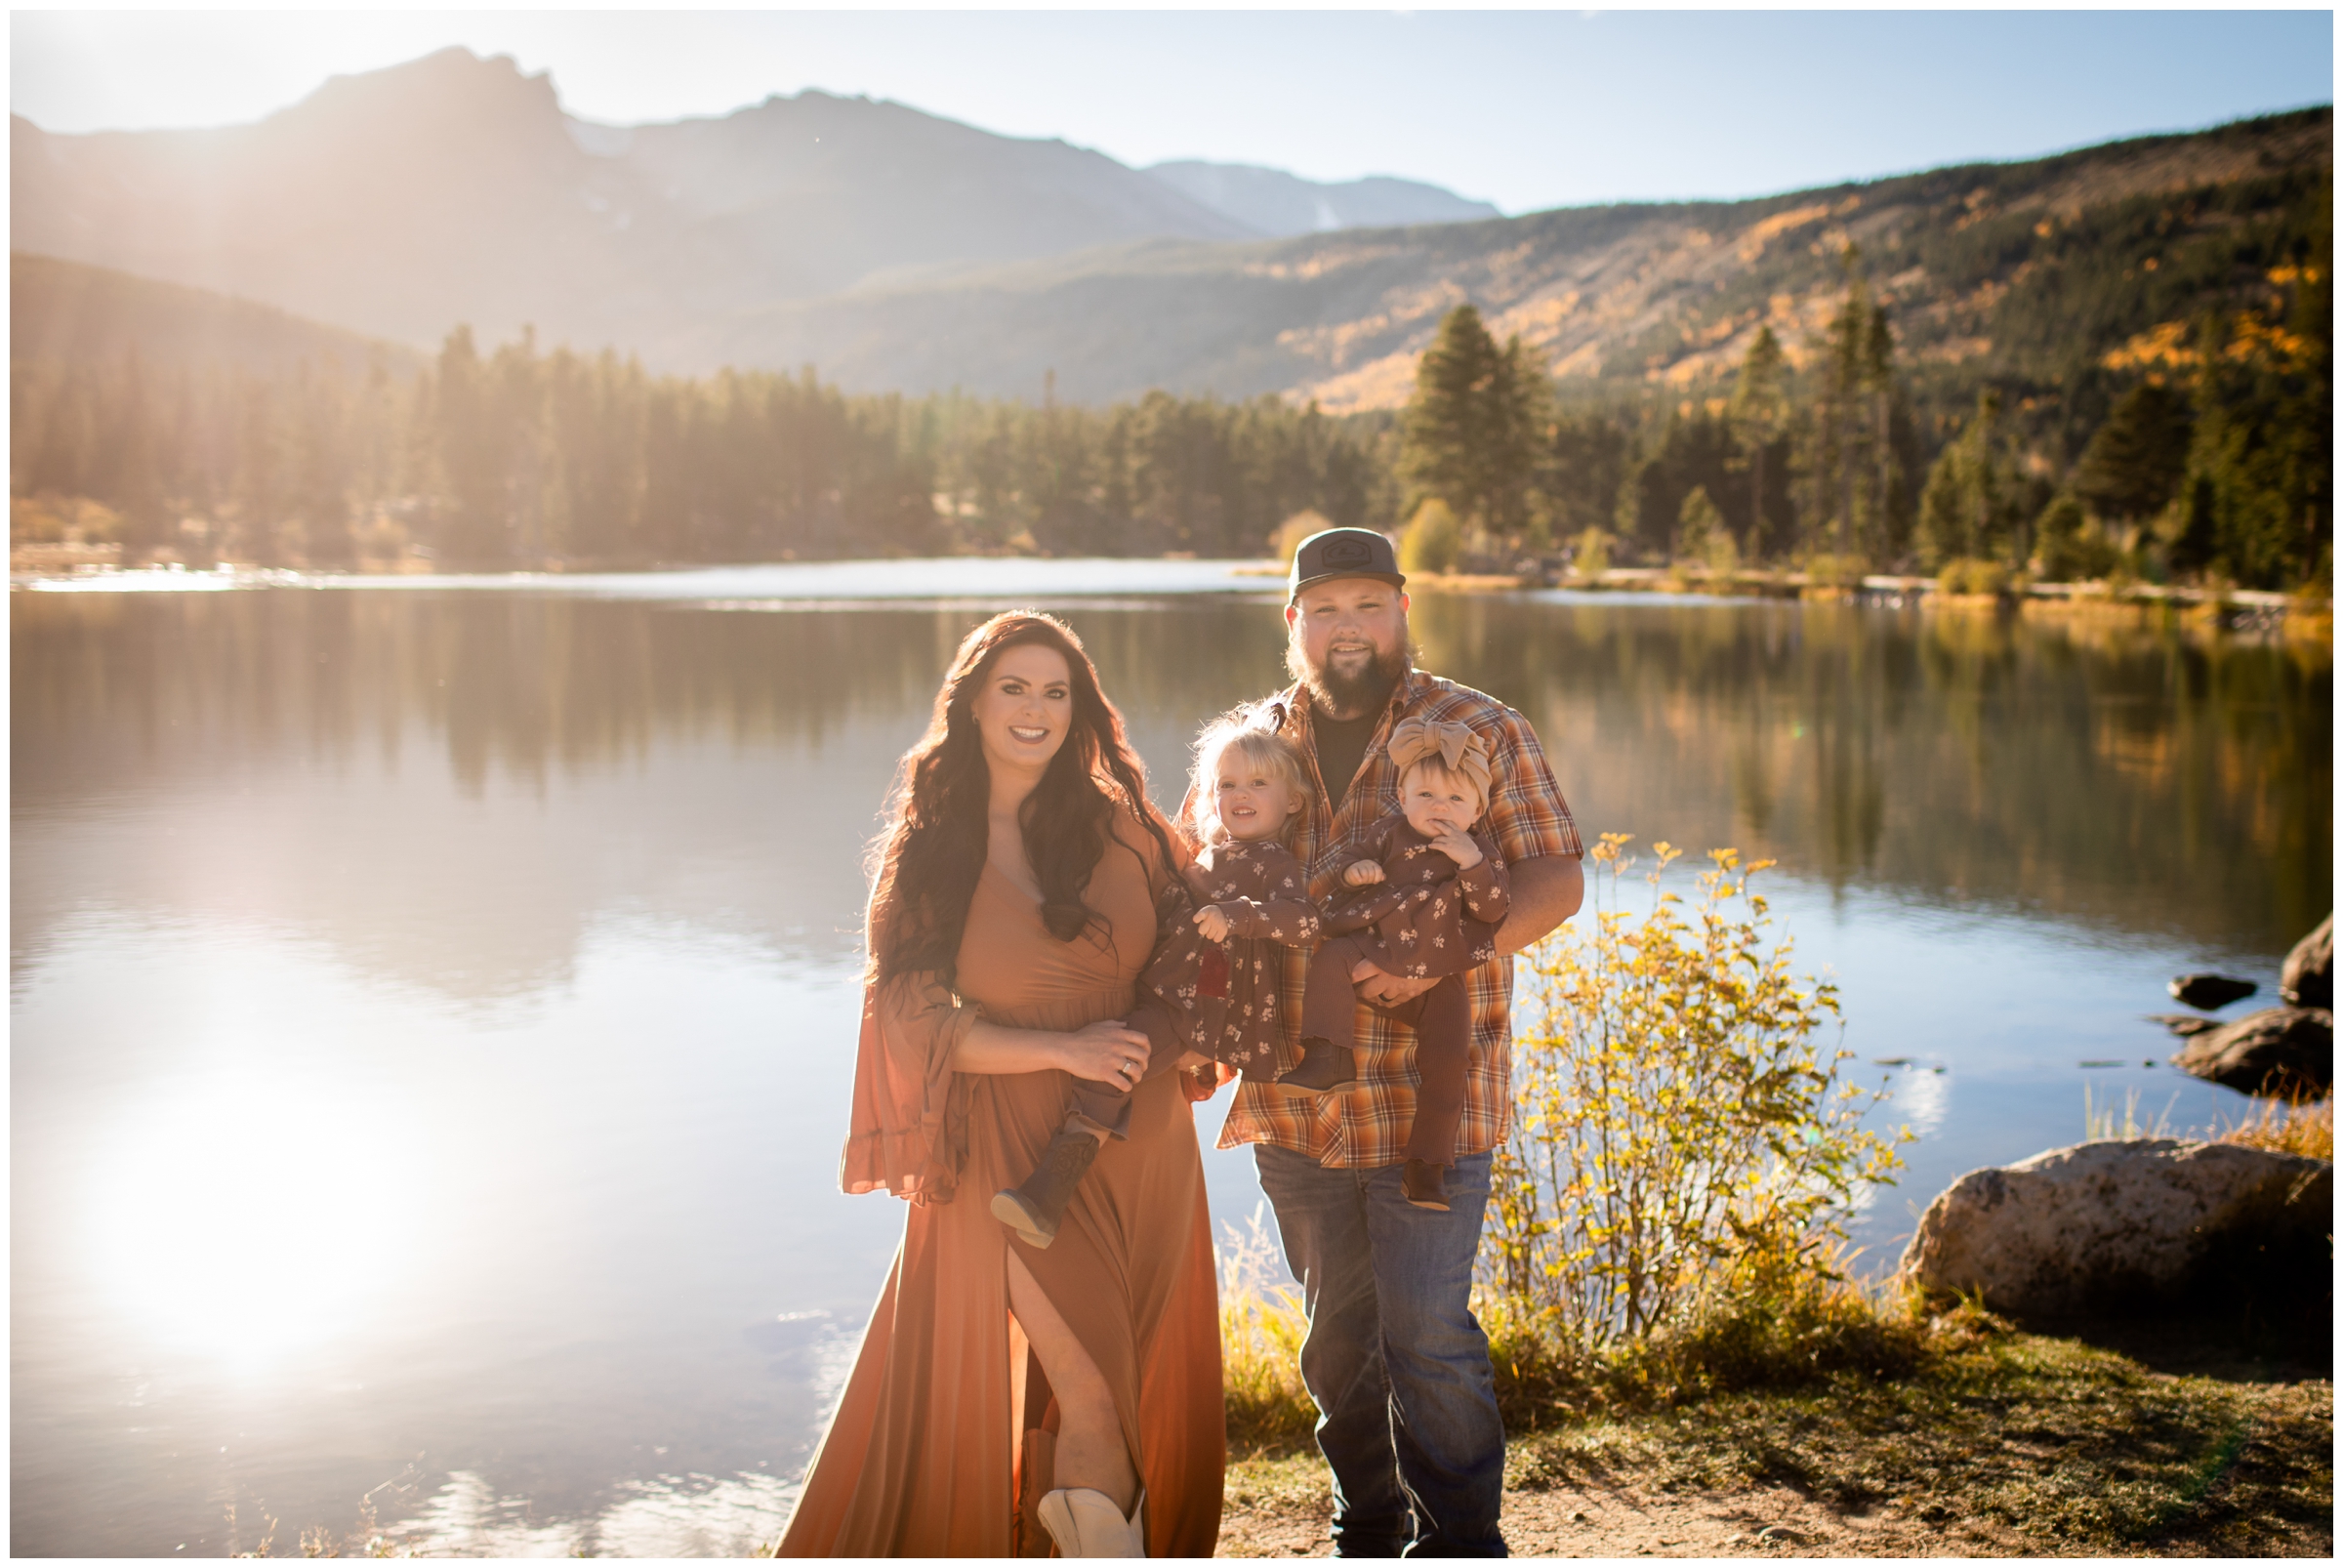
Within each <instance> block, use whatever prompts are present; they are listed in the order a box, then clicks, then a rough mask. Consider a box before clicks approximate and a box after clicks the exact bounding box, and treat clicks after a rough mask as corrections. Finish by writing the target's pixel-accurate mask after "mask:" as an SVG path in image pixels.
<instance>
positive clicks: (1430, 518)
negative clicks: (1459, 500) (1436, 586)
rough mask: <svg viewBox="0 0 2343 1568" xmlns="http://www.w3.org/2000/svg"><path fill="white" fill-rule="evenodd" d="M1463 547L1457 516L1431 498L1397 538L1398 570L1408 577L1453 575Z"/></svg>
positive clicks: (1438, 500)
mask: <svg viewBox="0 0 2343 1568" xmlns="http://www.w3.org/2000/svg"><path fill="white" fill-rule="evenodd" d="M1463 546H1464V535H1463V530H1462V529H1461V528H1459V526H1458V525H1457V515H1456V514H1455V513H1453V512H1451V511H1449V509H1448V503H1447V502H1445V501H1442V500H1440V499H1438V498H1437V497H1434V498H1433V499H1431V500H1429V501H1426V502H1424V503H1423V505H1421V506H1419V507H1418V508H1417V509H1416V516H1414V517H1412V518H1410V519H1409V521H1408V527H1407V531H1406V532H1405V533H1402V534H1401V535H1400V536H1399V569H1400V570H1401V571H1403V572H1406V573H1407V574H1408V575H1409V576H1411V577H1413V576H1416V575H1418V574H1419V573H1438V572H1453V571H1455V570H1456V569H1457V556H1458V553H1459V551H1461V550H1462V549H1463Z"/></svg>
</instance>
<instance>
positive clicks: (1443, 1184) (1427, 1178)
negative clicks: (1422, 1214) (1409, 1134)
mask: <svg viewBox="0 0 2343 1568" xmlns="http://www.w3.org/2000/svg"><path fill="white" fill-rule="evenodd" d="M1447 1169H1448V1168H1447V1167H1446V1166H1439V1165H1434V1164H1433V1163H1432V1162H1431V1161H1429V1160H1410V1161H1409V1162H1408V1163H1407V1164H1406V1165H1403V1166H1401V1167H1400V1168H1399V1190H1400V1191H1401V1192H1403V1193H1405V1194H1406V1195H1407V1200H1408V1202H1410V1203H1412V1204H1414V1205H1415V1206H1416V1207H1417V1208H1418V1209H1438V1210H1440V1211H1441V1212H1442V1213H1443V1214H1445V1213H1446V1212H1447V1211H1448V1182H1447V1179H1446V1172H1447Z"/></svg>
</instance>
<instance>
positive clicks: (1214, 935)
mask: <svg viewBox="0 0 2343 1568" xmlns="http://www.w3.org/2000/svg"><path fill="white" fill-rule="evenodd" d="M1196 929H1197V932H1198V933H1199V934H1200V935H1202V936H1203V937H1204V939H1205V940H1206V941H1208V942H1225V941H1227V940H1228V912H1227V911H1226V910H1224V909H1222V908H1221V907H1220V906H1219V905H1218V904H1207V905H1205V906H1204V907H1203V908H1202V909H1199V910H1198V911H1196Z"/></svg>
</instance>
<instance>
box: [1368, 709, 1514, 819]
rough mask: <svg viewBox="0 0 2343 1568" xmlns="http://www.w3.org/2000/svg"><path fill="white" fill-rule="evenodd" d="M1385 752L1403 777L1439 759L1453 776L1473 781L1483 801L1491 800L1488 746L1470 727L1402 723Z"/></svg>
mask: <svg viewBox="0 0 2343 1568" xmlns="http://www.w3.org/2000/svg"><path fill="white" fill-rule="evenodd" d="M1384 749H1385V750H1386V751H1388V752H1389V753H1390V754H1391V765H1392V766H1394V767H1396V768H1398V769H1399V770H1400V772H1402V773H1405V772H1407V770H1408V769H1409V768H1411V767H1414V766H1415V765H1416V764H1417V763H1420V762H1424V761H1427V760H1430V759H1435V758H1436V759H1438V761H1439V762H1440V763H1441V764H1442V765H1444V766H1445V767H1447V769H1448V770H1449V771H1450V772H1452V773H1461V774H1463V775H1464V776H1465V777H1466V778H1468V779H1470V780H1472V784H1473V788H1475V789H1477V790H1479V791H1480V792H1481V799H1482V800H1484V801H1486V800H1488V799H1489V743H1488V742H1487V741H1485V740H1483V739H1481V737H1480V736H1479V735H1477V734H1475V733H1474V732H1473V729H1472V726H1471V725H1470V724H1453V723H1442V722H1439V721H1437V720H1431V719H1402V720H1401V721H1400V722H1398V723H1396V724H1393V725H1392V726H1391V739H1390V742H1389V744H1388V745H1387V746H1386V747H1385V748H1384Z"/></svg>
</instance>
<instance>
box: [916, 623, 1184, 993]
mask: <svg viewBox="0 0 2343 1568" xmlns="http://www.w3.org/2000/svg"><path fill="white" fill-rule="evenodd" d="M1029 643H1030V644H1037V645H1039V646H1042V647H1047V648H1055V649H1056V650H1057V651H1058V652H1059V653H1060V654H1062V655H1063V656H1064V658H1065V661H1066V670H1067V673H1068V676H1069V680H1068V681H1067V684H1068V686H1069V687H1070V689H1071V693H1072V696H1073V699H1074V716H1073V722H1072V723H1071V724H1069V725H1068V726H1067V729H1066V738H1065V741H1064V743H1063V744H1062V745H1060V746H1059V747H1058V748H1057V755H1056V756H1054V757H1052V758H1050V760H1049V766H1048V769H1047V770H1046V771H1045V772H1044V773H1043V774H1042V781H1041V783H1040V784H1038V785H1036V786H1035V787H1034V791H1033V793H1032V794H1031V795H1029V796H1027V797H1026V798H1025V805H1024V806H1023V808H1022V809H1021V810H1020V811H1019V813H1018V815H1019V818H1020V820H1021V822H1022V824H1023V827H1024V834H1025V855H1026V858H1027V859H1029V860H1030V861H1032V862H1033V872H1034V876H1035V877H1036V878H1037V879H1038V880H1039V881H1040V883H1041V885H1042V924H1043V925H1044V926H1045V927H1047V928H1048V931H1049V934H1050V935H1052V936H1054V937H1056V938H1057V939H1058V940H1059V941H1061V942H1070V941H1072V940H1074V938H1075V937H1077V936H1080V935H1081V934H1082V933H1083V932H1084V931H1086V930H1088V929H1089V928H1091V927H1092V926H1095V925H1102V924H1103V921H1102V920H1101V919H1100V917H1099V916H1098V914H1097V913H1096V912H1095V911H1093V910H1092V909H1091V908H1090V907H1089V905H1087V904H1085V903H1084V902H1083V901H1082V894H1083V890H1084V889H1085V888H1086V887H1089V881H1090V874H1091V873H1092V872H1093V871H1095V870H1096V869H1097V867H1098V862H1099V860H1100V858H1101V857H1102V856H1104V855H1105V853H1106V846H1107V841H1108V837H1109V835H1110V834H1111V832H1112V830H1113V822H1114V815H1115V811H1116V808H1117V807H1118V806H1120V807H1123V808H1126V809H1128V810H1130V812H1131V814H1132V815H1134V816H1136V817H1137V818H1138V819H1139V821H1140V822H1141V823H1143V824H1145V826H1146V829H1147V831H1148V832H1149V833H1150V834H1152V835H1153V836H1154V838H1155V842H1156V844H1157V846H1159V847H1160V848H1161V849H1162V850H1163V854H1164V863H1165V865H1166V866H1170V865H1171V864H1172V861H1173V859H1174V856H1173V855H1172V842H1171V840H1170V839H1168V838H1166V837H1165V835H1164V829H1163V825H1162V824H1161V823H1160V822H1159V821H1158V820H1157V818H1156V813H1155V812H1154V810H1153V809H1152V808H1150V807H1149V805H1148V804H1147V769H1146V765H1145V764H1144V763H1141V762H1140V761H1139V759H1138V754H1137V753H1135V752H1133V751H1132V750H1131V749H1130V740H1129V739H1128V738H1127V737H1126V736H1125V734H1124V730H1123V716H1122V715H1121V714H1119V713H1117V712H1116V711H1115V705H1114V704H1113V703H1111V702H1108V701H1107V700H1106V694H1105V693H1104V692H1102V691H1100V690H1099V689H1098V672H1097V670H1096V668H1095V667H1094V666H1092V665H1091V663H1090V656H1089V654H1088V653H1086V652H1085V651H1083V646H1082V639H1080V638H1078V637H1076V636H1075V635H1074V631H1073V629H1072V628H1071V627H1069V626H1067V625H1066V624H1065V623H1064V622H1063V621H1060V620H1058V619H1057V618H1056V617H1055V616H1050V615H1043V614H1039V613H1037V612H1035V611H1031V610H1012V611H1009V612H1007V613H1006V614H1002V615H996V616H994V617H993V618H992V619H991V620H989V621H987V622H985V623H984V624H983V625H982V626H980V627H978V628H976V630H975V631H973V632H970V633H969V634H968V635H967V639H966V640H965V641H963V642H962V643H961V645H960V652H959V653H958V654H956V655H954V657H953V660H952V669H951V671H950V673H949V674H947V675H946V676H945V677H944V683H943V687H942V689H940V690H938V691H937V692H936V694H935V712H934V713H933V715H931V716H930V717H929V719H928V721H927V733H926V734H925V735H923V736H921V737H920V741H919V744H918V745H916V746H914V747H912V748H911V750H909V751H907V752H905V753H904V754H903V761H902V763H901V765H900V766H898V767H897V769H896V772H895V786H894V790H893V793H892V794H891V796H890V797H889V803H890V811H889V820H888V822H887V826H886V829H885V831H884V833H882V834H881V835H880V838H879V841H878V843H877V845H876V846H874V853H873V857H872V859H873V864H872V879H871V930H870V944H871V957H870V973H871V976H872V977H873V978H874V979H881V980H884V979H891V978H893V977H894V976H895V975H898V974H902V973H905V972H907V971H910V970H940V971H942V972H943V973H944V974H946V975H947V976H949V975H950V974H951V972H952V969H953V963H954V961H955V959H956V958H957V957H958V956H959V953H960V938H961V933H962V931H963V930H964V929H965V928H966V925H967V920H968V901H969V900H970V899H971V898H973V897H974V896H975V893H976V880H977V879H978V878H979V877H981V876H982V875H983V874H984V859H985V852H986V847H987V840H988V837H989V835H988V830H987V826H986V821H985V816H986V809H987V807H988V805H989V804H990V801H991V796H992V770H991V769H990V768H989V767H988V766H987V765H986V764H985V760H984V742H983V739H982V738H981V737H980V736H979V735H978V734H977V732H976V717H975V714H974V713H973V712H972V711H971V708H972V706H973V704H974V702H975V699H976V694H977V693H978V692H979V691H982V690H983V689H984V684H985V681H988V680H989V679H990V678H991V676H992V672H993V666H994V665H995V664H996V663H997V662H999V660H1000V658H1001V655H1002V654H1004V653H1006V652H1007V651H1008V650H1009V649H1010V648H1014V647H1022V646H1025V645H1027V644H1029Z"/></svg>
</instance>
